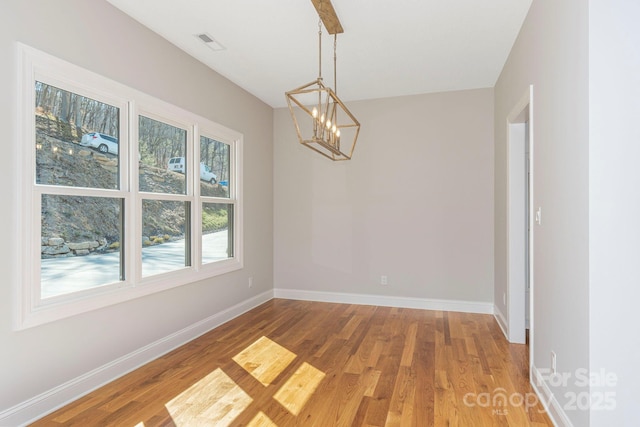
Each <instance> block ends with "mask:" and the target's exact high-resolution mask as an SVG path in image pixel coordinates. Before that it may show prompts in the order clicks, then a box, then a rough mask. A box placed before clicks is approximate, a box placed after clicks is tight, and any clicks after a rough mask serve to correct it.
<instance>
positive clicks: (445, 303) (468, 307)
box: [273, 288, 493, 314]
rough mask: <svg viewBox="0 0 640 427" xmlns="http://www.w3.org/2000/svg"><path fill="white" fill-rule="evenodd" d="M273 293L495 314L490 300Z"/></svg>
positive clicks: (301, 297) (318, 298) (283, 290)
mask: <svg viewBox="0 0 640 427" xmlns="http://www.w3.org/2000/svg"><path fill="white" fill-rule="evenodd" d="M273 295H274V297H275V298H285V299H296V300H304V301H320V302H335V303H341V304H362V305H379V306H383V307H400V308H420V309H424V310H442V311H459V312H463V313H478V314H493V303H490V302H474V301H455V300H440V299H427V298H408V297H394V296H388V295H367V294H348V293H341V292H318V291H305V290H296V289H278V288H276V289H274V290H273Z"/></svg>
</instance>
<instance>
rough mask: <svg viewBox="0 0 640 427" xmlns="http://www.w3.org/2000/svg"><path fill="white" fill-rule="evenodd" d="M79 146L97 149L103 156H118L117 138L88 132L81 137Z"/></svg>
mask: <svg viewBox="0 0 640 427" xmlns="http://www.w3.org/2000/svg"><path fill="white" fill-rule="evenodd" d="M80 145H82V146H84V147H91V148H97V149H98V151H99V152H101V153H104V154H106V153H109V154H118V138H115V137H113V136H111V135H106V134H104V133H98V132H90V133H88V134H86V135H84V136H83V137H82V139H81V140H80Z"/></svg>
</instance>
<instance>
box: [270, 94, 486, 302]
mask: <svg viewBox="0 0 640 427" xmlns="http://www.w3.org/2000/svg"><path fill="white" fill-rule="evenodd" d="M349 109H350V110H351V111H352V113H353V114H354V115H355V116H356V117H357V118H358V120H359V121H360V123H361V124H362V131H361V133H360V137H359V138H358V143H357V146H356V149H355V153H354V156H353V159H352V160H350V161H347V162H342V163H340V162H338V163H334V162H331V161H330V160H328V159H325V158H324V157H322V156H320V155H319V154H317V153H315V152H313V151H312V150H309V149H308V148H306V147H304V146H302V145H300V144H299V143H298V140H297V138H296V134H295V131H294V127H293V124H292V121H291V117H290V114H289V111H288V110H287V109H279V110H276V111H275V119H274V129H275V141H274V143H275V147H274V150H275V157H274V162H275V163H274V187H275V196H274V200H275V202H274V212H275V229H274V236H275V238H274V239H275V240H274V245H275V252H274V259H275V266H274V272H275V278H274V283H275V287H276V288H279V289H287V290H292V289H293V290H302V291H323V292H328V293H352V294H360V295H388V296H393V297H407V298H425V299H438V300H456V301H471V302H484V303H492V298H493V124H492V123H493V122H492V120H493V90H492V89H478V90H469V91H460V92H447V93H438V94H428V95H418V96H407V97H399V98H387V99H378V100H372V101H360V102H352V103H349ZM381 275H386V276H388V281H389V284H388V286H381V285H380V276H381Z"/></svg>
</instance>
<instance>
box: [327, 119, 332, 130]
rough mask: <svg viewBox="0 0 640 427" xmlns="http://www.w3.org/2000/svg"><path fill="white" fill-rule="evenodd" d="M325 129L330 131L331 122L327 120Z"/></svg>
mask: <svg viewBox="0 0 640 427" xmlns="http://www.w3.org/2000/svg"><path fill="white" fill-rule="evenodd" d="M327 129H331V120H327Z"/></svg>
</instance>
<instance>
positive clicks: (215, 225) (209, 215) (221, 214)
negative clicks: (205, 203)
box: [202, 209, 229, 232]
mask: <svg viewBox="0 0 640 427" xmlns="http://www.w3.org/2000/svg"><path fill="white" fill-rule="evenodd" d="M228 225H229V220H228V218H227V210H226V209H204V210H203V211H202V231H203V232H212V231H218V230H224V229H226V228H227V227H228Z"/></svg>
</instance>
